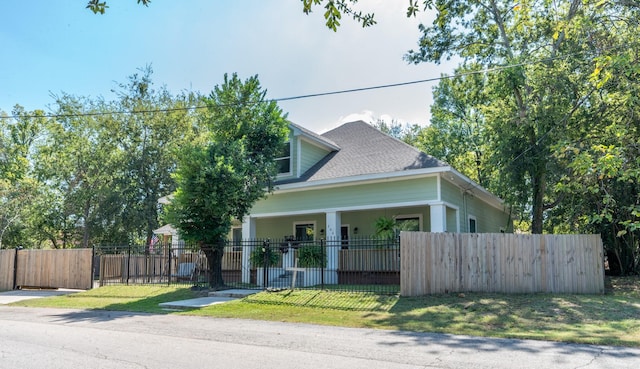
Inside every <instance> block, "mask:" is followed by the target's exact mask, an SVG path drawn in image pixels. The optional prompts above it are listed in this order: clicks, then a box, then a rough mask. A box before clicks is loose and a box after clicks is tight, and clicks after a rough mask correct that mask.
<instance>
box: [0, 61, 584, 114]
mask: <svg viewBox="0 0 640 369" xmlns="http://www.w3.org/2000/svg"><path fill="white" fill-rule="evenodd" d="M578 54H580V53H574V54H568V55H563V56H556V57H553V58H544V59H539V60H533V61H528V62H522V63H516V64H508V65H501V66H497V67H493V68H486V69H481V70H476V71H468V72H462V73H454V74H452V75H441V76H439V77H433V78H426V79H419V80H414V81H408V82H399V83H391V84H384V85H377V86H368V87H359V88H352V89H346V90H336V91H328V92H319V93H313V94H306V95H294V96H289V97H281V98H275V99H267V100H266V101H274V102H281V101H291V100H301V99H308V98H314V97H322V96H331V95H340V94H348V93H356V92H364V91H372V90H380V89H386V88H394V87H403V86H410V85H416V84H422V83H429V82H437V81H440V80H445V79H453V78H459V77H466V76H471V75H476V74H488V73H494V72H500V71H503V70H506V69H511V68H516V67H522V66H527V65H533V64H538V63H545V62H549V61H553V60H558V59H566V58H569V57H573V56H576V55H578ZM256 103H257V102H256ZM235 105H236V104H228V105H225V104H221V105H218V106H220V107H225V106H235ZM208 107H209V106H208V105H195V106H186V107H180V108H162V109H147V110H132V111H128V110H111V111H102V112H88V113H77V114H55V113H53V114H40V115H33V114H31V115H5V116H0V119H18V118H23V119H24V118H76V117H96V116H105V115H135V114H155V113H171V112H176V111H191V110H200V109H207V108H208Z"/></svg>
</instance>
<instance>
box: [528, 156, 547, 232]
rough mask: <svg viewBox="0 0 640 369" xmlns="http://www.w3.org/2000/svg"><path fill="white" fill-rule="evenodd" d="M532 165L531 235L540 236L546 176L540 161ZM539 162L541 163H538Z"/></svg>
mask: <svg viewBox="0 0 640 369" xmlns="http://www.w3.org/2000/svg"><path fill="white" fill-rule="evenodd" d="M536 161H539V162H538V163H536V164H534V171H533V173H532V175H531V181H532V182H533V194H532V195H533V196H532V197H533V215H532V220H531V233H533V234H542V229H543V227H542V226H543V220H544V193H545V190H546V187H547V183H546V180H547V178H546V177H547V176H546V169H545V163H544V161H542V160H539V159H538V160H536ZM540 161H541V162H540Z"/></svg>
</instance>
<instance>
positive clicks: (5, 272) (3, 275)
mask: <svg viewBox="0 0 640 369" xmlns="http://www.w3.org/2000/svg"><path fill="white" fill-rule="evenodd" d="M15 260H16V250H15V249H10V250H0V291H6V290H12V289H13V273H14V268H13V266H14V265H15V264H14V262H15Z"/></svg>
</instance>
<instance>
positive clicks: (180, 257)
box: [95, 239, 400, 293]
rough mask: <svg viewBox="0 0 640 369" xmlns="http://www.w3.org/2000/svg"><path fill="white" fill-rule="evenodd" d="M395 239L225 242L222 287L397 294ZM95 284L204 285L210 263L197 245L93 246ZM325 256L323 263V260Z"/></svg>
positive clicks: (396, 245) (398, 256)
mask: <svg viewBox="0 0 640 369" xmlns="http://www.w3.org/2000/svg"><path fill="white" fill-rule="evenodd" d="M399 247H400V244H399V240H391V241H385V242H384V243H382V242H380V240H368V241H367V240H366V239H358V240H353V241H352V242H349V243H347V242H345V241H342V240H339V241H325V240H319V241H291V240H288V239H285V240H250V241H248V240H247V241H242V242H237V241H236V242H229V243H227V244H226V246H224V253H223V258H222V273H223V279H224V282H225V285H227V286H230V287H242V288H256V289H261V288H289V287H292V286H294V283H295V287H296V288H332V289H342V290H357V291H375V292H382V293H397V292H398V291H399V286H400V249H399ZM95 250H96V251H95V252H96V257H97V260H98V262H97V264H98V269H99V270H98V275H99V284H100V285H109V284H193V285H203V286H204V285H206V283H207V275H208V274H207V273H208V272H209V265H208V261H207V258H206V257H205V255H204V253H202V252H201V251H200V250H199V248H198V247H197V246H194V245H188V244H186V245H185V244H173V245H170V244H166V245H164V244H157V245H154V246H153V247H145V246H120V245H119V246H96V247H95ZM322 260H324V261H322Z"/></svg>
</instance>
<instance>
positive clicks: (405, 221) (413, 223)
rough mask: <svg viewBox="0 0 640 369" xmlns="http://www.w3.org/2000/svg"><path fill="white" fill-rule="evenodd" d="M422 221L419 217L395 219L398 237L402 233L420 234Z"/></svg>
mask: <svg viewBox="0 0 640 369" xmlns="http://www.w3.org/2000/svg"><path fill="white" fill-rule="evenodd" d="M421 220H422V219H421V218H420V217H419V216H397V217H396V218H395V221H396V226H395V231H396V236H397V235H399V234H400V232H402V231H409V232H419V231H420V222H421Z"/></svg>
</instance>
